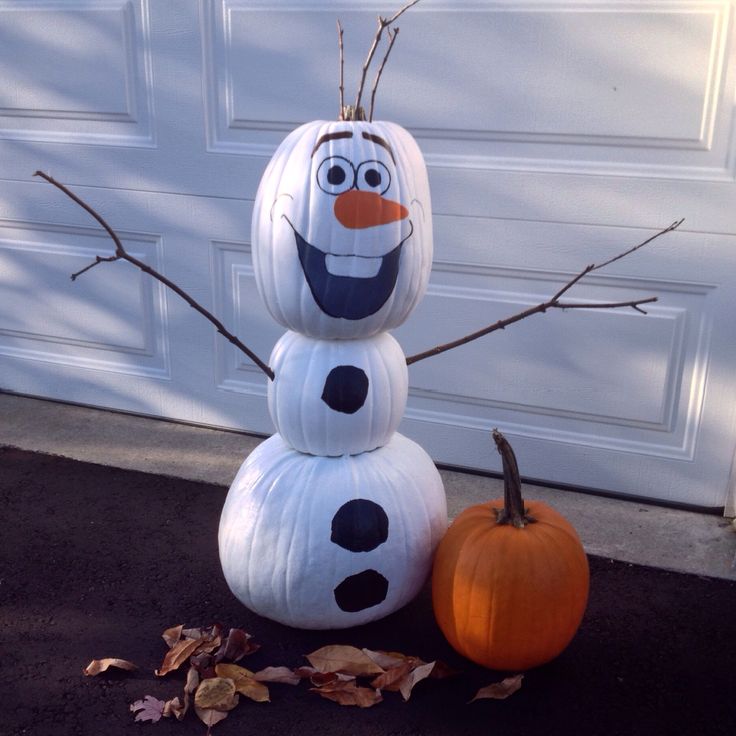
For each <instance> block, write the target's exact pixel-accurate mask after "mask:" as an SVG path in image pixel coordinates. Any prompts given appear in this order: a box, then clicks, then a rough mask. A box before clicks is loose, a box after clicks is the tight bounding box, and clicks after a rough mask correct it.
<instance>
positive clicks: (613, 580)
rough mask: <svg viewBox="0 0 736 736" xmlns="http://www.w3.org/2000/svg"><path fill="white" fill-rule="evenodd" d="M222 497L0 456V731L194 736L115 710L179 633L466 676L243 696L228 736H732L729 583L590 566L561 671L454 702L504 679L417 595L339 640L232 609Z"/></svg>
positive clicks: (256, 658)
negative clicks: (471, 657)
mask: <svg viewBox="0 0 736 736" xmlns="http://www.w3.org/2000/svg"><path fill="white" fill-rule="evenodd" d="M225 492H226V489H224V488H222V487H219V486H214V485H207V484H204V483H194V482H189V481H182V480H176V479H172V478H165V477H159V476H152V475H147V474H144V473H138V472H131V471H125V470H116V469H111V468H106V467H103V466H99V465H91V464H86V463H80V462H76V461H72V460H66V459H62V458H58V457H53V456H48V455H39V454H34V453H30V452H24V451H20V450H15V449H4V450H2V449H0V496H1V498H2V509H3V519H4V524H3V530H2V537H1V541H0V550H1V551H2V559H1V567H0V595H1V596H2V599H1V603H2V607H1V612H0V627H1V628H0V631H1V632H2V651H1V654H0V703H1V706H0V708H1V711H0V733H3V734H11V735H13V736H16V735H17V734H33V735H34V736H46V735H49V736H51V735H52V734H53V736H60V735H63V734H80V735H86V734H90V735H92V736H100V735H101V734H103V735H104V736H116V735H117V734H137V733H144V732H145V733H147V734H148V733H150V734H152V735H158V736H165V734H179V735H180V736H186V735H187V734H198V735H199V736H203V735H204V733H205V730H206V729H205V727H204V726H203V725H202V724H201V723H200V722H199V721H198V720H197V718H196V716H194V714H189V715H188V716H187V717H186V719H185V720H184V721H183V722H181V723H178V722H176V721H173V720H172V721H168V720H165V721H161V722H159V723H157V724H140V723H135V722H134V721H133V715H132V714H131V713H130V712H129V710H128V706H129V703H131V702H132V701H134V700H137V699H139V698H141V697H143V696H144V695H146V694H151V695H154V696H156V697H159V698H162V699H166V698H169V697H172V696H173V695H174V694H176V693H177V692H178V691H179V690H180V689H181V687H182V681H183V673H176V674H173V675H169V676H168V677H167V678H165V679H163V680H162V679H159V678H156V677H155V676H154V674H153V670H154V668H156V667H158V666H159V664H160V662H161V659H162V657H163V654H164V652H165V649H166V647H165V645H164V643H163V641H162V640H161V639H160V634H161V632H162V631H163V630H164V629H165V628H167V627H169V626H171V625H175V624H179V623H186V624H188V625H206V624H210V623H212V622H215V621H218V622H222V623H223V624H225V625H226V626H234V627H242V628H245V629H247V630H248V631H250V632H251V633H253V634H254V635H255V637H256V638H257V640H258V641H259V642H261V643H262V644H263V647H262V649H261V650H260V651H259V652H257V653H256V654H254V655H252V656H251V657H250V659H249V660H247V661H246V662H243V664H246V665H247V666H248V667H249V668H251V669H259V668H261V667H264V666H267V665H271V664H273V665H278V664H285V665H289V666H297V665H300V664H304V663H305V661H304V660H303V659H302V655H303V654H305V653H307V652H310V651H313V650H314V649H316V648H318V647H320V646H322V645H324V644H331V643H346V644H354V645H357V646H361V647H362V646H366V647H370V648H372V649H393V650H399V651H403V652H407V653H412V654H417V655H420V656H421V657H423V658H424V659H426V660H430V659H435V658H440V659H443V660H445V661H447V662H448V663H450V664H451V665H453V666H455V667H457V668H460V669H462V670H463V674H462V675H460V676H459V677H458V678H456V679H454V680H445V681H425V682H423V683H421V684H419V685H418V686H417V688H416V690H415V691H414V694H413V696H412V698H411V700H410V701H409V702H408V703H404V702H403V701H402V700H401V698H400V696H398V694H395V693H387V694H386V698H385V700H384V702H383V703H380V704H379V705H377V706H375V707H373V708H371V709H368V710H359V709H356V708H347V707H341V706H338V705H336V704H334V703H331V702H328V701H325V700H322V699H320V698H319V697H318V696H316V695H315V694H314V693H311V692H309V691H308V688H307V686H306V685H305V684H304V683H302V684H301V685H299V686H297V687H290V686H288V685H274V686H272V688H271V694H272V702H271V703H270V704H255V703H250V702H243V703H241V705H239V706H238V707H237V708H236V710H234V711H233V712H232V713H231V714H230V716H229V718H228V719H227V720H225V721H224V722H222V723H221V724H219V725H217V726H216V727H215V729H214V733H215V735H216V736H218V735H219V736H227V734H245V733H248V734H259V735H265V734H278V735H279V736H288V734H299V736H304V735H305V734H319V735H320V736H323V735H329V734H333V733H334V734H341V735H345V734H348V735H353V734H355V735H356V736H361V735H362V734H386V735H389V734H397V735H398V734H426V735H427V736H429V735H434V734H503V735H504V736H514V735H517V734H518V735H522V734H523V736H534V735H535V734H545V736H550V735H551V734H558V733H559V734H563V733H564V734H565V735H566V736H569V734H582V735H584V736H595V735H596V734H604V735H606V736H612V735H613V734H621V735H622V736H623V735H625V736H632V734H634V735H635V734H657V735H658V734H729V736H733V734H734V733H735V732H736V656H734V654H735V653H736V583H733V582H727V581H722V580H713V579H707V578H700V577H695V576H690V575H680V574H676V573H671V572H664V571H661V570H654V569H650V568H646V567H638V566H633V565H629V564H625V563H620V562H613V561H611V560H607V559H601V558H591V561H590V562H591V572H592V581H591V583H592V584H591V598H590V605H589V608H588V611H587V613H586V616H585V619H584V621H583V625H582V627H581V629H580V631H579V633H578V635H577V636H576V638H575V640H574V641H573V643H572V644H571V646H570V647H569V648H568V649H567V651H565V652H564V653H563V654H562V655H561V656H560V657H559V658H558V659H557V660H556V661H554V662H552V663H551V664H549V665H547V666H544V667H542V668H539V669H537V670H533V671H530V672H529V673H528V674H527V675H526V678H525V679H524V684H523V687H522V689H521V690H520V691H519V692H517V693H516V694H515V695H513V696H512V697H511V698H509V699H508V700H505V701H488V700H486V701H482V702H476V703H473V704H472V705H467V704H466V702H467V701H468V700H469V699H470V698H471V697H472V695H473V694H474V692H475V691H476V689H477V688H478V687H479V686H481V685H485V684H488V683H490V682H492V681H494V680H498V679H500V678H501V676H502V675H501V674H500V673H494V672H489V671H484V670H482V669H480V668H478V667H475V666H473V665H471V664H469V663H468V662H466V661H464V660H463V659H462V658H460V657H459V656H457V655H455V654H454V653H453V652H452V650H451V649H450V648H449V646H448V645H447V644H446V642H445V641H444V639H443V638H442V635H441V634H440V632H439V630H438V629H437V627H436V625H435V624H434V621H433V619H432V613H431V606H430V600H429V594H428V591H426V590H425V591H424V593H423V594H422V595H421V596H420V597H419V598H418V599H417V600H416V601H414V603H412V604H411V605H410V606H408V607H407V608H405V609H404V610H402V611H400V612H398V613H396V614H394V615H393V616H391V617H389V618H388V619H385V620H383V621H381V622H378V623H374V624H371V625H368V626H364V627H360V628H357V629H353V630H347V631H342V632H305V631H296V630H293V629H289V628H286V627H284V626H281V625H278V624H275V623H272V622H270V621H266V620H264V619H261V618H259V617H258V616H255V615H253V614H251V613H250V612H249V611H247V610H245V609H244V608H243V607H242V606H241V605H240V604H239V603H238V601H237V600H235V599H234V598H233V597H232V595H231V594H230V592H229V591H228V589H227V587H226V585H225V583H224V581H223V578H222V576H221V573H220V568H219V563H218V559H217V543H216V536H217V524H218V516H219V512H220V508H221V507H222V503H223V500H224V497H225ZM107 656H116V657H122V658H127V659H130V660H133V661H134V662H136V663H138V664H139V665H140V667H141V669H140V670H138V671H137V672H135V673H131V674H129V673H122V672H121V673H117V674H110V675H109V676H108V675H107V674H104V675H102V676H99V677H96V678H86V677H83V676H82V673H81V670H82V667H83V666H84V665H86V664H87V662H89V660H90V659H92V658H100V657H107Z"/></svg>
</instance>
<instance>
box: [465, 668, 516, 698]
mask: <svg viewBox="0 0 736 736" xmlns="http://www.w3.org/2000/svg"><path fill="white" fill-rule="evenodd" d="M523 679H524V675H514V676H513V677H507V678H506V679H505V680H501V682H494V683H492V684H491V685H486V686H485V687H482V688H481V689H480V690H478V692H477V693H476V694H475V697H474V698H473V700H471V701H469V702H471V703H472V702H474V701H476V700H482V699H484V698H493V699H494V700H504V699H505V698H508V697H509V695H513V694H514V693H515V692H516V691H517V690H518V689H519V688H520V687H521V681H522V680H523Z"/></svg>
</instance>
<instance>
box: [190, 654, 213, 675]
mask: <svg viewBox="0 0 736 736" xmlns="http://www.w3.org/2000/svg"><path fill="white" fill-rule="evenodd" d="M189 664H190V665H191V666H192V667H194V668H195V669H196V670H197V672H199V675H200V677H201V678H202V679H203V680H204V679H206V678H208V677H214V676H215V657H214V655H212V654H207V652H201V653H200V654H194V655H192V656H191V657H190V658H189Z"/></svg>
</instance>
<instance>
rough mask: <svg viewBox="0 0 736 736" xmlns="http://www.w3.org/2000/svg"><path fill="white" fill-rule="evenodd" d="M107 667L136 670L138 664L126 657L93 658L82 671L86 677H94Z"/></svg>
mask: <svg viewBox="0 0 736 736" xmlns="http://www.w3.org/2000/svg"><path fill="white" fill-rule="evenodd" d="M108 667H117V668H118V669H120V670H128V671H131V670H137V669H138V666H137V665H135V664H133V663H132V662H128V660H127V659H117V658H116V657H107V658H106V659H93V660H92V661H91V662H90V663H89V664H88V665H87V666H86V667H85V668H84V669H83V670H82V672H83V673H84V674H85V675H86V676H87V677H94V676H95V675H99V674H100V672H104V671H105V670H106V669H107V668H108Z"/></svg>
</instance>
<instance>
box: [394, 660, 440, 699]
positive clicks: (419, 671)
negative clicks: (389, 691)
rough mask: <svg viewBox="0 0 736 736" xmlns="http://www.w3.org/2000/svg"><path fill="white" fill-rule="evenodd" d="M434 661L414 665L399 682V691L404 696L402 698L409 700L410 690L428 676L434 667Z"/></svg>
mask: <svg viewBox="0 0 736 736" xmlns="http://www.w3.org/2000/svg"><path fill="white" fill-rule="evenodd" d="M434 665H435V663H434V662H429V663H427V664H421V665H419V667H415V668H414V669H413V670H412V671H411V672H410V673H409V674H408V675H407V676H406V677H405V678H404V679H403V680H402V681H401V683H400V685H399V692H400V693H401V696H402V697H403V698H404V700H409V698H410V697H411V691H412V690H413V689H414V686H415V685H416V684H417V683H418V682H421V681H422V680H424V679H425V678H427V677H429V676H430V674H432V670H433V669H434Z"/></svg>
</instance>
